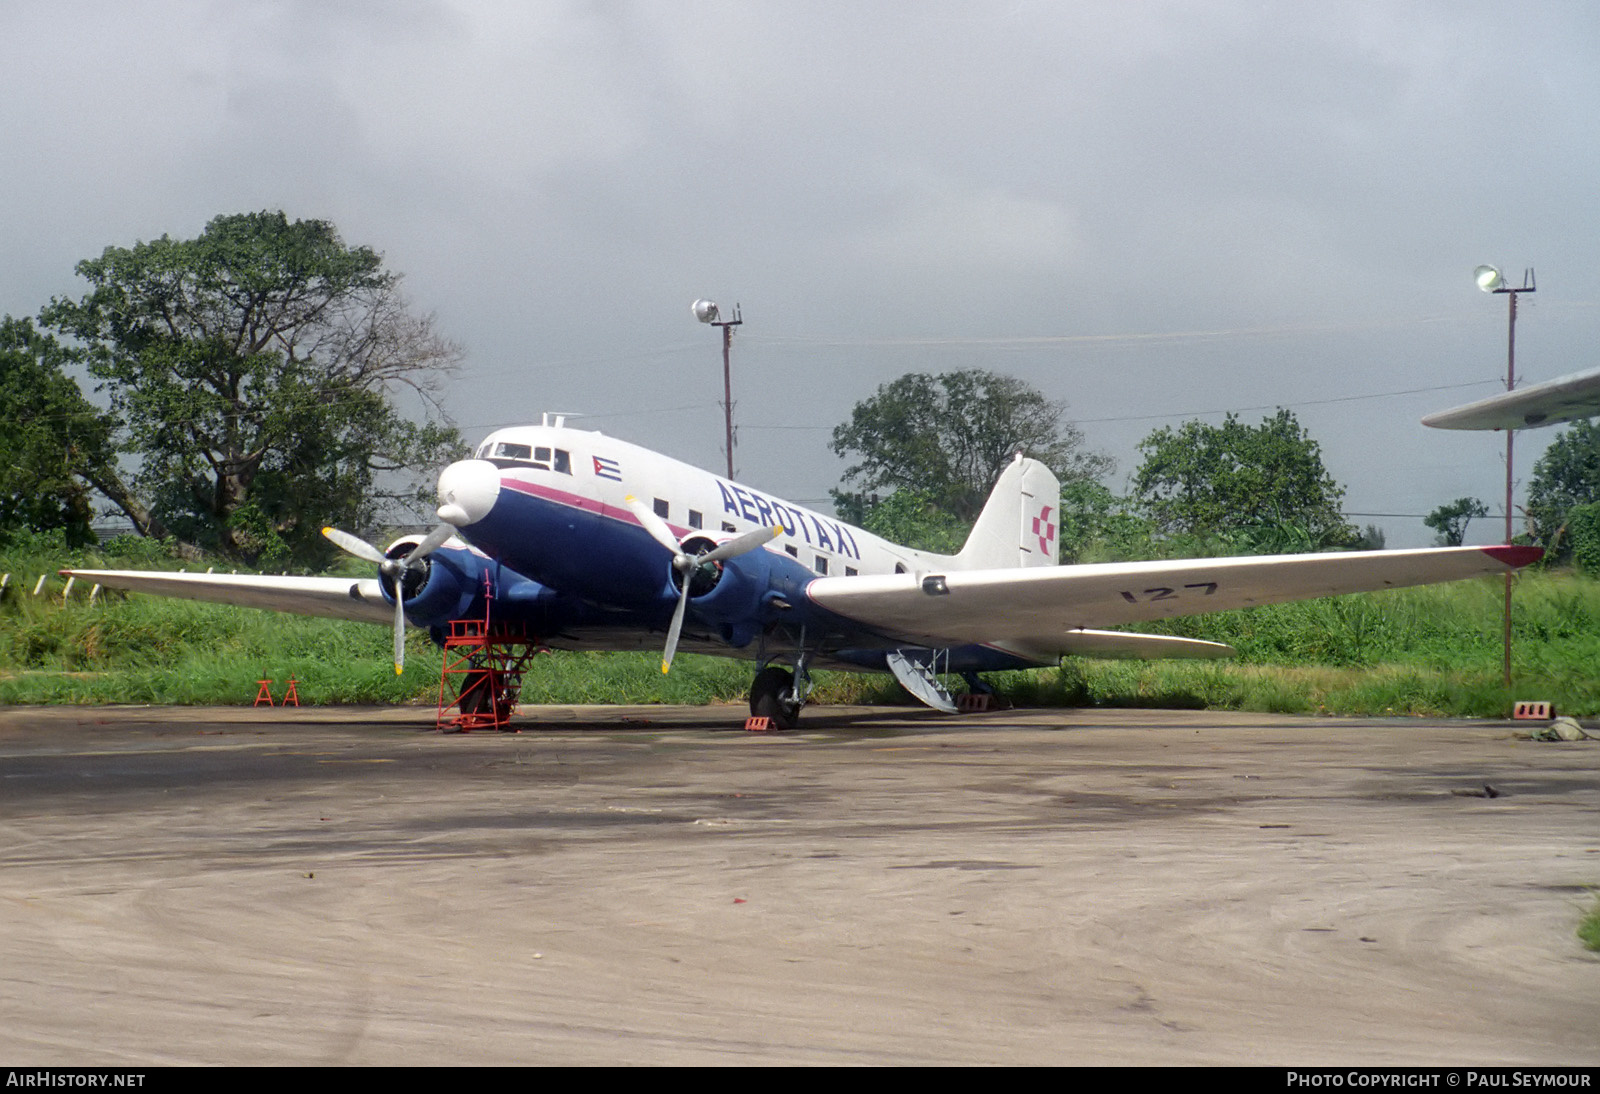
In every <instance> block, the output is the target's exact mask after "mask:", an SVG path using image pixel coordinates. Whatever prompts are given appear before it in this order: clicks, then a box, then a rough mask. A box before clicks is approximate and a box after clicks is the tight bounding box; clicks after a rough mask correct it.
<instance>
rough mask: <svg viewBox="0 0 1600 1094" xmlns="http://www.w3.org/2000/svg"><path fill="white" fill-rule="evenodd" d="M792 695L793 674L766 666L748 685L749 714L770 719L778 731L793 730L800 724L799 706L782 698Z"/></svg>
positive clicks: (773, 666)
mask: <svg viewBox="0 0 1600 1094" xmlns="http://www.w3.org/2000/svg"><path fill="white" fill-rule="evenodd" d="M793 693H794V674H793V673H791V672H790V671H789V670H787V669H780V668H778V667H777V666H775V665H768V666H767V667H766V668H764V669H762V670H761V671H760V672H758V673H756V678H755V679H754V680H753V681H751V683H750V713H751V715H752V716H753V717H756V718H770V719H771V720H772V724H773V725H774V726H775V727H777V728H778V729H793V728H794V727H795V726H797V725H799V724H800V704H799V703H796V702H795V701H794V700H792V699H785V698H784V696H787V695H792V694H793Z"/></svg>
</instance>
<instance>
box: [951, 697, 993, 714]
mask: <svg viewBox="0 0 1600 1094" xmlns="http://www.w3.org/2000/svg"><path fill="white" fill-rule="evenodd" d="M993 702H994V696H993V695H990V694H989V693H988V692H984V691H968V692H964V693H963V694H961V695H957V696H956V712H957V713H959V714H977V713H979V712H981V711H985V710H988V709H989V705H990V704H991V703H993Z"/></svg>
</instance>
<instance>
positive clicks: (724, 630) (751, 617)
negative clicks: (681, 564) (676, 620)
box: [668, 536, 772, 647]
mask: <svg viewBox="0 0 1600 1094" xmlns="http://www.w3.org/2000/svg"><path fill="white" fill-rule="evenodd" d="M716 546H717V543H716V541H714V540H712V539H711V538H710V537H708V536H692V537H690V538H689V539H686V540H684V542H683V552H684V554H687V555H690V556H694V555H696V554H703V553H704V552H706V551H709V550H711V549H712V548H713V547H716ZM668 572H669V574H670V575H671V581H672V588H673V590H674V592H681V591H682V589H683V581H684V580H685V578H684V575H683V574H682V573H680V572H679V571H678V570H677V569H676V568H673V567H670V566H669V567H668ZM688 581H689V605H690V607H691V608H692V609H693V611H694V614H695V616H696V617H697V618H699V619H701V620H702V621H704V622H705V623H708V624H710V625H711V626H714V627H715V628H716V629H717V633H718V634H719V635H720V636H721V637H722V640H723V641H724V642H726V643H728V645H730V646H734V647H741V646H747V645H749V644H750V641H751V640H752V639H753V638H754V637H755V636H756V633H757V632H758V631H759V630H760V628H761V608H762V598H763V597H765V596H766V593H767V590H768V589H769V588H770V587H771V585H772V555H771V554H770V553H769V552H767V551H764V550H754V551H750V552H748V553H746V554H742V555H736V556H735V557H733V558H729V559H724V560H723V561H721V562H712V563H708V564H706V565H703V566H697V567H695V568H694V569H693V570H691V571H690V572H689V575H688Z"/></svg>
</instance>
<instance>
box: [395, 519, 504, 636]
mask: <svg viewBox="0 0 1600 1094" xmlns="http://www.w3.org/2000/svg"><path fill="white" fill-rule="evenodd" d="M421 541H422V537H421V536H402V537H401V538H400V539H397V540H395V541H394V542H393V543H391V544H390V545H389V548H388V550H386V551H385V552H384V554H385V555H386V556H387V557H389V558H404V557H405V556H406V555H407V554H409V553H410V552H411V549H412V548H413V547H415V546H416V545H417V544H418V543H420V542H421ZM488 565H490V563H489V560H487V559H485V558H482V557H480V556H478V555H475V554H473V553H472V552H471V551H467V550H463V549H461V548H459V547H440V548H439V549H437V550H436V551H434V552H433V553H432V554H430V555H428V556H426V557H425V558H422V559H419V560H418V561H417V562H414V563H412V564H411V566H410V568H408V569H407V570H406V572H405V577H404V579H403V580H404V581H405V599H406V618H407V619H409V620H411V622H412V623H414V624H416V625H417V626H419V627H433V626H439V625H442V624H443V623H445V622H447V621H448V620H451V619H464V618H467V617H468V616H472V615H482V614H483V589H484V570H485V567H487V566H488ZM378 581H379V584H381V585H382V586H383V595H384V599H386V600H388V601H389V602H390V603H391V604H392V603H394V578H393V577H391V576H389V575H387V574H380V575H379V577H378Z"/></svg>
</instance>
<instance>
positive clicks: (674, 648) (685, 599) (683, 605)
mask: <svg viewBox="0 0 1600 1094" xmlns="http://www.w3.org/2000/svg"><path fill="white" fill-rule="evenodd" d="M688 607H689V577H688V575H684V579H683V593H682V595H680V596H679V597H678V609H677V611H675V612H673V613H672V626H671V627H669V628H667V649H666V652H665V653H663V654H662V655H661V675H663V676H665V675H666V674H667V673H669V672H671V671H672V659H673V658H674V657H675V656H677V653H678V636H679V635H680V634H682V633H683V613H684V611H685V610H686V609H687V608H688Z"/></svg>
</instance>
